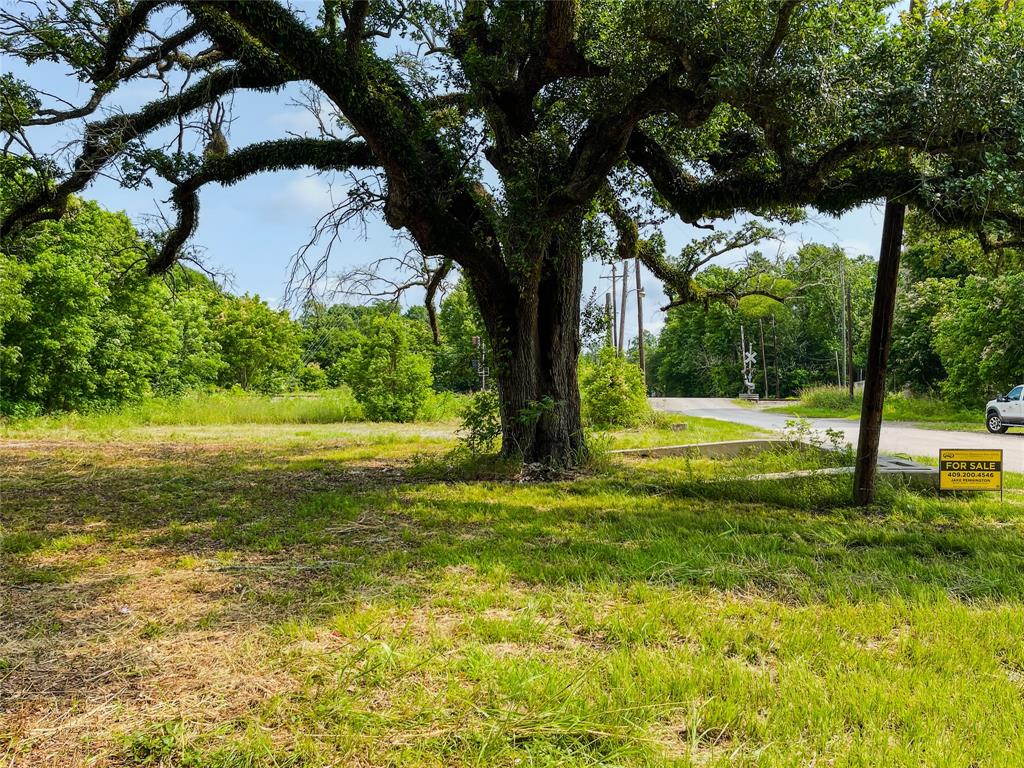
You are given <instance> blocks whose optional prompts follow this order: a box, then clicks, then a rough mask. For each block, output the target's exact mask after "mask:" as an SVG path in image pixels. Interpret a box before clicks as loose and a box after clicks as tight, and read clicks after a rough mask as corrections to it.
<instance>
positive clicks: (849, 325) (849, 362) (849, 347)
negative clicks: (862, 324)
mask: <svg viewBox="0 0 1024 768" xmlns="http://www.w3.org/2000/svg"><path fill="white" fill-rule="evenodd" d="M845 283H846V386H847V387H848V389H849V395H850V399H851V400H853V298H852V296H851V295H850V294H851V292H850V281H849V280H846V281H845Z"/></svg>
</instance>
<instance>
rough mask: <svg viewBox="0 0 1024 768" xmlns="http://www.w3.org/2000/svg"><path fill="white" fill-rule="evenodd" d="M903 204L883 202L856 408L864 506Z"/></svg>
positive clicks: (857, 480)
mask: <svg viewBox="0 0 1024 768" xmlns="http://www.w3.org/2000/svg"><path fill="white" fill-rule="evenodd" d="M906 213H907V206H905V205H904V204H903V203H894V202H892V201H891V200H889V201H887V202H886V204H885V219H884V220H883V222H882V246H881V251H880V253H879V258H878V279H877V280H876V282H875V306H874V309H873V310H872V314H871V338H870V340H869V341H868V370H867V374H866V376H865V378H864V403H863V405H862V406H861V409H860V432H859V433H858V438H857V463H856V465H855V467H854V474H853V500H854V502H855V503H857V504H859V505H861V506H865V505H867V504H871V503H872V502H873V501H874V500H875V479H876V475H877V469H878V441H879V438H880V437H881V433H882V409H883V408H884V407H885V379H886V373H887V372H888V367H889V350H890V348H891V347H892V318H893V315H894V314H895V311H896V282H897V278H898V277H899V271H900V247H901V245H902V243H903V220H904V218H905V216H906Z"/></svg>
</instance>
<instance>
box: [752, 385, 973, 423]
mask: <svg viewBox="0 0 1024 768" xmlns="http://www.w3.org/2000/svg"><path fill="white" fill-rule="evenodd" d="M862 400H863V392H862V391H860V390H858V391H857V392H855V393H854V397H853V399H852V400H851V399H850V397H849V395H848V394H847V390H846V389H845V388H842V387H813V388H810V389H806V390H804V391H803V392H801V394H800V400H799V401H798V402H795V403H792V404H789V405H779V406H774V407H771V408H768V409H767V410H769V411H773V412H776V413H792V414H794V415H796V416H806V417H808V418H843V419H857V418H860V409H861V403H862ZM884 418H885V419H886V420H887V421H910V422H919V423H921V425H922V426H931V427H933V428H935V429H955V430H959V431H970V432H978V431H984V430H985V423H984V414H983V413H982V412H981V411H971V410H965V409H962V408H959V407H957V406H954V405H952V404H950V403H947V402H945V401H943V400H939V399H937V398H932V397H916V396H911V397H907V396H905V395H903V394H902V393H889V394H887V395H886V396H885V411H884Z"/></svg>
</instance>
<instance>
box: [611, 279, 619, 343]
mask: <svg viewBox="0 0 1024 768" xmlns="http://www.w3.org/2000/svg"><path fill="white" fill-rule="evenodd" d="M615 270H616V265H615V264H612V347H614V348H615V349H618V348H619V336H618V334H617V333H616V327H617V326H616V324H615V318H616V317H618V316H619V315H618V312H617V311H616V309H615V293H616V291H617V290H618V289H617V288H616V285H617V283H616V278H615V275H616V271H615Z"/></svg>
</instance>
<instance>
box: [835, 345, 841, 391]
mask: <svg viewBox="0 0 1024 768" xmlns="http://www.w3.org/2000/svg"><path fill="white" fill-rule="evenodd" d="M836 386H837V387H842V386H843V369H842V368H840V367H839V350H838V349H837V350H836Z"/></svg>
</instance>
